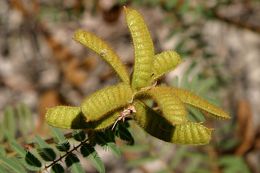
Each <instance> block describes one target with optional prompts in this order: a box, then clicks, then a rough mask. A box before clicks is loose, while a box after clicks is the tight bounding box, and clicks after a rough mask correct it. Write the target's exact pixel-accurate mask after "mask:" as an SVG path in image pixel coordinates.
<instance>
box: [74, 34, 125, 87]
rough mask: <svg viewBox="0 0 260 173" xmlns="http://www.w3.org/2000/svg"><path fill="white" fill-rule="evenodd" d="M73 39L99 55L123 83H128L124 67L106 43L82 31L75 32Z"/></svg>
mask: <svg viewBox="0 0 260 173" xmlns="http://www.w3.org/2000/svg"><path fill="white" fill-rule="evenodd" d="M74 39H75V40H76V41H78V42H80V43H81V44H83V45H84V46H86V47H88V48H90V49H92V50H93V51H94V52H96V53H97V54H99V55H100V56H101V57H102V58H103V59H104V60H105V61H106V62H107V63H108V64H109V65H111V66H112V68H113V69H114V70H115V71H116V72H117V74H118V75H119V77H120V78H121V80H122V81H123V82H124V83H126V84H129V83H130V79H129V75H128V72H127V70H126V67H125V66H124V64H123V63H122V61H121V60H120V59H119V57H118V55H117V54H116V53H115V52H114V51H113V49H112V48H111V47H110V46H109V45H107V44H106V42H104V41H103V40H102V39H100V38H98V37H97V36H95V35H94V34H92V33H89V32H87V31H83V30H78V31H76V32H75V34H74Z"/></svg>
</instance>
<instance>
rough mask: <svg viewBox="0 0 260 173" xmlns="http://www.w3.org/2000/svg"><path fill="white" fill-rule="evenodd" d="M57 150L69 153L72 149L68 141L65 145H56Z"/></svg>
mask: <svg viewBox="0 0 260 173" xmlns="http://www.w3.org/2000/svg"><path fill="white" fill-rule="evenodd" d="M56 148H57V149H58V150H59V151H63V152H65V151H69V149H70V143H69V142H68V141H65V142H63V143H58V144H57V145H56Z"/></svg>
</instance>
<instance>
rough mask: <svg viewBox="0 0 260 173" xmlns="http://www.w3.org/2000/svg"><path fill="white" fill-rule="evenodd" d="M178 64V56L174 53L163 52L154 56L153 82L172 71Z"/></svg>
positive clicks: (179, 61) (179, 60) (179, 59)
mask: <svg viewBox="0 0 260 173" xmlns="http://www.w3.org/2000/svg"><path fill="white" fill-rule="evenodd" d="M180 63H181V58H180V55H179V54H178V53H177V52H175V51H165V52H162V53H160V54H157V55H155V58H154V61H153V74H152V75H153V80H156V79H157V78H159V77H161V76H162V75H164V74H165V73H167V72H169V71H171V70H173V69H174V68H175V67H176V66H177V65H179V64H180Z"/></svg>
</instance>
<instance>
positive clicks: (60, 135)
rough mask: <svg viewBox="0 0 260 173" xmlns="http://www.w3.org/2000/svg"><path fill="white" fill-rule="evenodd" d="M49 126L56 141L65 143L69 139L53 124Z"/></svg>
mask: <svg viewBox="0 0 260 173" xmlns="http://www.w3.org/2000/svg"><path fill="white" fill-rule="evenodd" d="M49 128H50V129H51V132H52V135H53V136H54V139H55V141H56V143H63V142H65V141H67V139H66V138H65V136H64V135H63V133H62V131H61V130H60V129H58V128H55V127H51V126H50V127H49Z"/></svg>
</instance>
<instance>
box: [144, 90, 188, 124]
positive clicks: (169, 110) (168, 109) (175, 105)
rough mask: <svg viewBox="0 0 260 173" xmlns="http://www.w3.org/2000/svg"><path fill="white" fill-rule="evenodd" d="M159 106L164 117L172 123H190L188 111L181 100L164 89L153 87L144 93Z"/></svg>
mask: <svg viewBox="0 0 260 173" xmlns="http://www.w3.org/2000/svg"><path fill="white" fill-rule="evenodd" d="M144 94H147V95H148V96H150V97H152V99H153V100H154V101H155V102H156V103H157V104H158V106H159V108H160V110H161V111H162V115H163V116H164V118H165V119H167V120H168V121H169V122H170V123H172V124H173V125H174V124H181V123H184V122H186V121H188V118H187V111H186V108H185V106H184V104H183V103H182V102H181V100H180V99H179V98H178V97H177V96H176V95H175V94H173V93H172V92H170V91H168V90H165V89H164V88H163V87H153V88H151V89H150V90H148V91H146V92H144Z"/></svg>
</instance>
